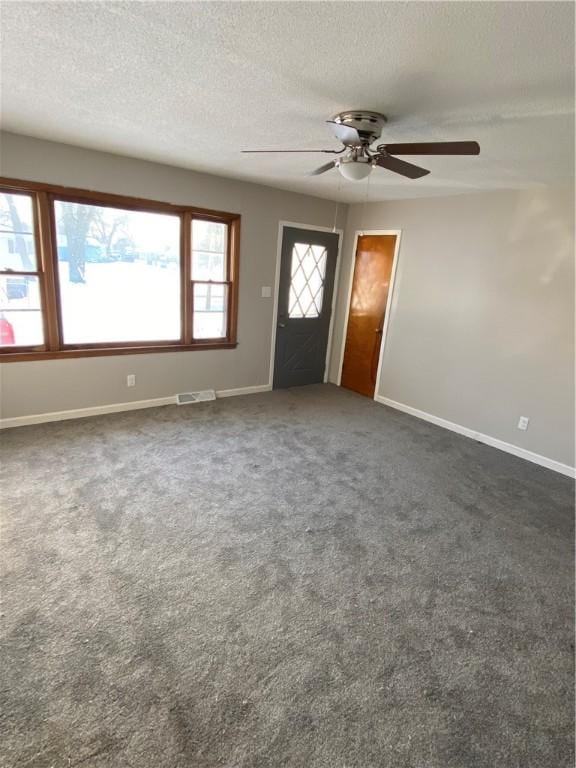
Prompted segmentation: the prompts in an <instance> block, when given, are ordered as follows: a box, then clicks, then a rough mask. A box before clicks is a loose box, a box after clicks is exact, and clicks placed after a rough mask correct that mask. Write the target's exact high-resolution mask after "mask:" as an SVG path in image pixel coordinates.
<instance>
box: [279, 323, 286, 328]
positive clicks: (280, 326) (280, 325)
mask: <svg viewBox="0 0 576 768" xmlns="http://www.w3.org/2000/svg"><path fill="white" fill-rule="evenodd" d="M278 328H286V323H278Z"/></svg>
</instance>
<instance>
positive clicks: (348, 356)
mask: <svg viewBox="0 0 576 768" xmlns="http://www.w3.org/2000/svg"><path fill="white" fill-rule="evenodd" d="M399 242H400V232H399V231H386V232H382V231H378V232H362V233H361V234H360V233H358V234H357V235H356V242H355V247H354V269H353V272H352V276H351V282H350V294H349V301H348V313H347V320H346V333H345V337H344V349H343V353H342V362H341V373H340V385H341V386H342V387H346V389H351V390H353V391H354V392H358V393H359V394H361V395H365V396H366V397H371V398H373V397H374V394H375V393H376V392H377V389H378V382H379V377H380V361H381V357H382V350H383V348H384V340H385V337H386V327H387V323H388V315H389V305H390V300H391V297H392V290H393V283H394V274H395V270H396V263H397V259H398V246H399Z"/></svg>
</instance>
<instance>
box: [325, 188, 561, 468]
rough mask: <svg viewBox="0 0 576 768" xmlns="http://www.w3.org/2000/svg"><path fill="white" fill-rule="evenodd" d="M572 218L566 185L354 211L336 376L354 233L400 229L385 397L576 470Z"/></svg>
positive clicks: (351, 212) (339, 321)
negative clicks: (525, 422) (524, 425)
mask: <svg viewBox="0 0 576 768" xmlns="http://www.w3.org/2000/svg"><path fill="white" fill-rule="evenodd" d="M573 215H574V199H573V192H572V190H570V189H568V188H557V189H550V188H538V189H534V190H530V191H528V190H524V191H502V192H500V191H499V192H489V193H481V194H469V195H462V196H456V197H448V198H442V199H428V200H414V201H394V202H386V203H374V204H371V205H370V204H369V205H367V206H366V207H365V208H364V207H363V206H361V205H354V206H351V207H350V209H349V214H348V221H347V225H346V237H345V240H344V247H343V259H344V260H343V263H342V273H341V279H340V290H339V297H338V315H337V320H336V323H335V338H334V345H333V355H332V361H331V367H330V380H331V381H337V375H338V366H339V361H340V350H341V345H342V334H343V331H344V313H345V309H346V301H347V288H348V285H349V278H350V269H351V265H352V255H353V254H352V251H353V243H354V234H355V232H356V231H357V230H360V229H366V230H367V229H401V230H402V239H401V246H400V254H399V261H398V270H397V279H396V285H395V290H394V294H393V303H392V308H391V315H390V323H389V330H388V336H387V340H386V346H385V353H384V357H383V361H382V374H381V379H380V389H379V394H380V395H382V396H384V397H387V398H390V399H391V400H395V401H397V402H400V403H404V404H405V405H409V406H412V407H413V408H417V409H419V410H422V411H425V412H427V413H430V414H433V415H434V416H438V417H441V418H444V419H447V420H449V421H452V422H455V423H457V424H460V425H462V426H465V427H468V428H470V429H473V430H474V431H476V432H482V433H484V434H487V435H490V436H491V437H495V438H498V439H500V440H504V441H506V442H509V443H512V444H514V445H517V446H519V447H522V448H525V449H527V450H530V451H534V452H535V453H538V454H541V455H543V456H546V457H548V458H551V459H554V460H556V461H560V462H562V463H565V464H568V465H570V466H574V437H573V436H574V219H573ZM520 416H529V417H530V426H529V429H528V431H527V432H521V431H519V430H518V429H517V422H518V418H519V417H520Z"/></svg>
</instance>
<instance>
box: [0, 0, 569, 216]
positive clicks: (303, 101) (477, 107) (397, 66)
mask: <svg viewBox="0 0 576 768" xmlns="http://www.w3.org/2000/svg"><path fill="white" fill-rule="evenodd" d="M1 10H2V25H1V28H2V49H1V57H2V58H1V68H2V92H1V96H2V125H3V128H4V129H5V130H10V131H15V132H20V133H24V134H28V135H31V136H38V137H42V138H47V139H53V140H55V141H62V142H67V143H70V144H76V145H79V146H85V147H91V148H95V149H101V150H107V151H111V152H117V153H122V154H126V155H131V156H134V157H140V158H145V159H149V160H156V161H160V162H165V163H170V164H173V165H178V166H183V167H186V168H192V169H196V170H200V171H206V172H209V173H216V174H218V175H221V176H230V177H236V178H242V179H249V180H253V181H258V182H261V183H264V184H268V185H271V186H276V187H281V188H285V189H292V190H297V191H301V192H307V193H309V194H314V195H319V196H322V197H329V198H335V197H338V198H339V199H342V200H347V201H352V200H361V199H363V198H364V197H365V195H366V193H367V185H366V182H363V183H354V182H346V181H344V180H342V181H341V186H340V188H339V183H340V175H339V174H338V172H337V171H332V172H330V173H327V174H325V175H324V176H320V177H314V178H310V177H308V176H306V172H307V171H309V170H311V169H313V168H314V167H316V166H318V165H320V164H322V163H323V162H325V160H326V156H325V155H284V156H283V155H261V156H258V157H257V156H247V155H241V154H240V150H241V149H249V148H254V149H256V148H263V149H266V148H275V147H279V148H282V147H284V148H291V147H294V148H300V147H301V148H306V147H310V148H315V147H325V148H338V146H339V145H338V144H337V143H336V142H335V140H334V139H333V138H331V135H330V133H329V131H328V130H327V128H326V126H324V125H323V121H324V120H326V119H328V118H330V117H331V116H332V115H333V114H334V113H335V112H338V111H341V110H343V109H349V108H364V109H371V110H375V111H381V112H384V113H385V114H387V115H388V116H389V124H388V126H387V128H386V133H385V138H387V139H389V140H391V141H410V140H424V141H428V140H449V139H454V140H460V139H476V140H478V141H479V142H480V144H481V147H482V154H481V156H480V157H479V158H476V157H463V158H437V159H434V158H433V159H429V158H426V159H424V158H412V159H413V160H414V161H415V162H420V163H421V164H422V165H424V166H425V167H428V168H430V169H431V171H432V174H431V175H430V176H428V177H426V178H424V179H421V180H417V181H409V180H405V179H403V178H401V177H398V176H396V175H394V174H391V173H389V172H387V171H383V170H380V169H377V170H375V171H374V173H373V174H372V176H371V177H370V188H369V199H370V200H385V199H392V198H404V197H422V196H430V195H436V194H453V193H458V192H467V191H472V190H476V189H499V188H506V187H521V186H525V185H529V184H532V183H539V182H554V181H561V180H566V179H568V178H569V177H570V175H571V174H572V172H573V167H574V161H573V155H572V153H573V125H574V122H573V121H574V75H573V72H574V5H573V4H572V3H568V2H567V3H556V2H494V3H492V2H448V3H443V2H423V3H420V2H407V3H403V2H380V3H373V2H372V3H364V2H351V3H339V2H337V3H334V2H312V3H309V2H284V3H275V2H262V3H252V2H232V3H229V2H177V3H173V2H152V3H148V2H77V3H74V2H66V3H60V2H42V3H35V2H3V3H2V6H1ZM407 159H408V158H407Z"/></svg>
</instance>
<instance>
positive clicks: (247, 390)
mask: <svg viewBox="0 0 576 768" xmlns="http://www.w3.org/2000/svg"><path fill="white" fill-rule="evenodd" d="M271 389H272V386H271V385H270V384H255V385H254V386H253V387H238V389H219V390H217V392H216V397H236V395H257V394H258V393H259V392H270V391H271Z"/></svg>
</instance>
